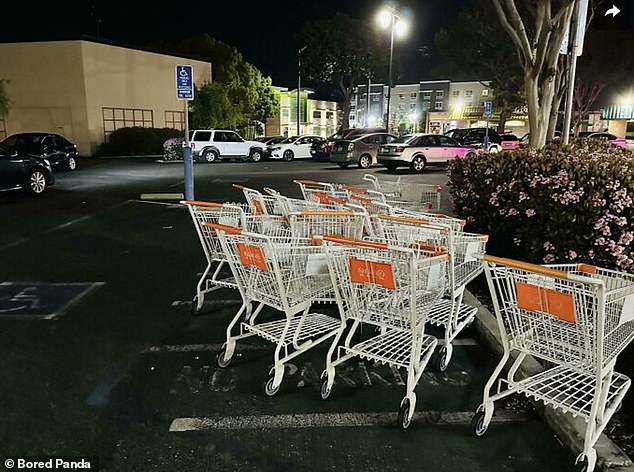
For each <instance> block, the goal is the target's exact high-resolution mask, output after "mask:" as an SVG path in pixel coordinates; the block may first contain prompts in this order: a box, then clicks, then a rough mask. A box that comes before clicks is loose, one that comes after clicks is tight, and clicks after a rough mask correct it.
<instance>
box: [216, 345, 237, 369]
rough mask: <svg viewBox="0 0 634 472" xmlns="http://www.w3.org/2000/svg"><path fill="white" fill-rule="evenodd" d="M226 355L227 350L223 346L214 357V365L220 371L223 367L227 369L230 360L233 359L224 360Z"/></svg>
mask: <svg viewBox="0 0 634 472" xmlns="http://www.w3.org/2000/svg"><path fill="white" fill-rule="evenodd" d="M226 354H227V348H226V347H225V346H223V348H222V349H221V350H220V352H219V353H218V355H217V356H216V365H217V366H218V367H220V368H221V369H224V368H225V367H229V364H231V360H232V359H233V356H231V357H230V358H229V359H226V358H225V356H226Z"/></svg>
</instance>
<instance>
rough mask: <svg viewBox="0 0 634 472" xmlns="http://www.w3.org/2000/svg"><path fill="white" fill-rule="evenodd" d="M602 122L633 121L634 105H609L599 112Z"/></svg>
mask: <svg viewBox="0 0 634 472" xmlns="http://www.w3.org/2000/svg"><path fill="white" fill-rule="evenodd" d="M601 119H602V120H634V105H610V106H609V107H606V108H604V109H603V110H601Z"/></svg>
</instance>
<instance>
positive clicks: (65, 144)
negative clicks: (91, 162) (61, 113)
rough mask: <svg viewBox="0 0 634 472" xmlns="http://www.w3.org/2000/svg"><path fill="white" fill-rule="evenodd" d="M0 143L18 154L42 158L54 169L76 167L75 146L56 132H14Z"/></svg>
mask: <svg viewBox="0 0 634 472" xmlns="http://www.w3.org/2000/svg"><path fill="white" fill-rule="evenodd" d="M0 144H2V146H4V147H5V148H6V149H8V150H9V152H13V151H15V152H17V153H18V155H19V156H36V157H39V158H44V159H46V160H47V161H48V162H49V163H50V165H51V167H52V168H54V169H68V170H75V169H77V146H76V145H75V144H73V143H71V142H70V141H68V140H67V139H66V138H64V137H63V136H61V135H59V134H57V133H47V132H27V133H15V134H12V135H10V136H7V138H5V139H4V140H3V141H2V142H0Z"/></svg>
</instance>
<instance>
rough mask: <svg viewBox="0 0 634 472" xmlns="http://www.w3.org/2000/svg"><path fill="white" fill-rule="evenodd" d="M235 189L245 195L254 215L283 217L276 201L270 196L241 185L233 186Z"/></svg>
mask: <svg viewBox="0 0 634 472" xmlns="http://www.w3.org/2000/svg"><path fill="white" fill-rule="evenodd" d="M233 188H235V189H238V190H240V191H241V192H242V193H243V194H244V198H245V200H246V201H247V204H248V206H249V209H250V211H251V213H252V214H254V215H281V214H282V213H281V212H280V210H279V208H277V207H276V200H275V199H274V198H273V197H272V196H270V195H264V194H262V192H260V191H258V190H256V189H253V188H249V187H245V186H244V185H240V184H233Z"/></svg>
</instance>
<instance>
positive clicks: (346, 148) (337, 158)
mask: <svg viewBox="0 0 634 472" xmlns="http://www.w3.org/2000/svg"><path fill="white" fill-rule="evenodd" d="M395 139H397V138H396V136H394V135H392V134H388V133H370V134H364V135H361V136H356V137H354V138H352V139H340V140H337V141H335V142H334V144H333V147H332V151H331V153H330V162H336V163H337V165H339V167H341V168H345V167H348V166H349V165H350V163H354V162H356V163H357V165H358V166H359V168H360V169H367V168H368V167H370V166H371V165H372V164H376V162H377V161H376V155H377V153H378V151H379V147H381V146H383V145H385V144H388V143H391V142H392V141H394V140H395Z"/></svg>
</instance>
